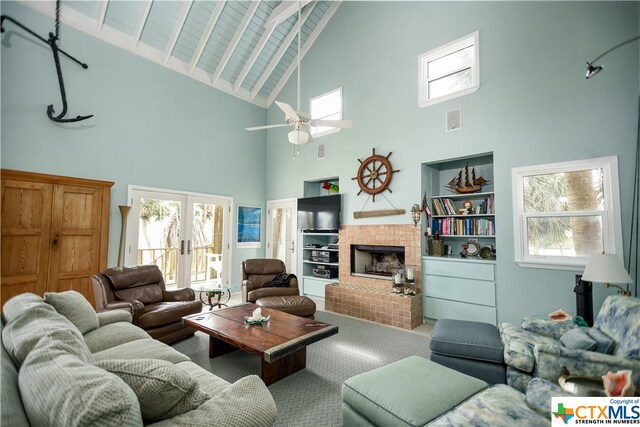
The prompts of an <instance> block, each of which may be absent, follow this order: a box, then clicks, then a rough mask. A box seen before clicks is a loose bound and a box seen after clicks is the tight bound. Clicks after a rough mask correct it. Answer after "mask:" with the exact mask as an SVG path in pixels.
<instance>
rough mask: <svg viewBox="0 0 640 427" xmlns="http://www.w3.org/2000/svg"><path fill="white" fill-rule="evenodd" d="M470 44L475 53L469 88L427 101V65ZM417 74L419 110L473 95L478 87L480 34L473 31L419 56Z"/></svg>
mask: <svg viewBox="0 0 640 427" xmlns="http://www.w3.org/2000/svg"><path fill="white" fill-rule="evenodd" d="M471 44H473V48H474V52H475V53H474V55H475V60H474V63H473V65H472V66H471V81H472V85H471V87H470V88H467V89H465V90H461V91H460V92H455V93H451V94H449V95H445V96H440V97H438V98H433V99H429V93H428V90H427V89H428V85H427V83H428V81H427V79H426V75H427V64H428V63H429V62H430V61H433V60H434V59H437V58H441V57H443V56H447V55H450V54H452V53H453V52H456V51H458V50H460V49H463V48H465V47H468V46H470V45H471ZM418 73H419V74H418V105H419V106H420V107H421V108H424V107H428V106H430V105H434V104H438V103H440V102H444V101H448V100H450V99H453V98H457V97H459V96H464V95H469V94H470V93H474V92H475V91H477V90H478V88H479V87H480V32H479V31H474V32H473V33H471V34H468V35H466V36H464V37H461V38H459V39H458V40H454V41H452V42H450V43H447V44H445V45H443V46H440V47H437V48H435V49H432V50H430V51H428V52H425V53H423V54H421V55H420V56H418Z"/></svg>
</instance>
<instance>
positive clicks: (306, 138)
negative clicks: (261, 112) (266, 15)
mask: <svg viewBox="0 0 640 427" xmlns="http://www.w3.org/2000/svg"><path fill="white" fill-rule="evenodd" d="M301 17H302V6H301V4H300V3H298V55H297V57H298V67H297V69H298V103H297V109H296V110H294V109H293V108H292V107H291V105H289V104H287V103H285V102H280V101H275V103H276V105H277V106H278V107H280V109H281V110H282V111H283V112H284V121H285V123H279V124H275V125H266V126H254V127H249V128H246V130H251V131H253V130H262V129H271V128H277V127H282V126H293V130H292V131H291V132H289V135H288V136H289V142H290V143H292V144H296V145H304V144H308V143H310V142H313V137H312V136H311V130H310V129H309V127H310V126H313V127H316V126H324V127H333V128H350V127H353V122H352V121H351V120H316V119H312V118H311V115H310V114H307V113H303V112H302V111H300V56H301V50H300V34H301V26H302V23H301ZM294 158H295V157H294Z"/></svg>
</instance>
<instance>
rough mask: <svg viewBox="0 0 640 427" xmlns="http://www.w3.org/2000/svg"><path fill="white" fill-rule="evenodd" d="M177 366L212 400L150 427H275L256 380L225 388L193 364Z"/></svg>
mask: <svg viewBox="0 0 640 427" xmlns="http://www.w3.org/2000/svg"><path fill="white" fill-rule="evenodd" d="M177 366H179V367H180V368H182V369H184V370H185V371H186V372H187V373H188V374H189V376H190V377H192V378H195V380H196V381H197V382H198V384H199V385H200V388H201V389H202V390H206V391H207V393H209V394H210V395H211V396H212V398H211V399H209V400H207V401H206V402H204V403H203V404H202V405H200V406H198V407H197V408H196V409H194V410H192V411H189V412H186V413H184V414H181V415H178V416H176V417H174V418H171V419H168V420H164V421H160V422H158V423H155V424H152V426H153V427H175V426H184V427H228V426H252V427H269V426H272V425H273V424H274V423H275V421H276V417H277V409H276V404H275V402H274V400H273V397H272V396H271V393H270V392H269V389H267V387H266V386H265V385H264V383H263V382H262V380H261V379H260V378H259V377H258V376H256V375H249V376H246V377H244V378H241V379H239V380H238V381H236V382H235V383H233V384H229V383H228V382H226V381H225V380H223V379H222V378H219V377H217V376H215V375H213V374H212V373H211V372H208V371H206V370H204V369H203V368H201V367H200V366H198V365H196V364H195V363H193V362H182V363H179V364H178V365H177ZM247 396H251V404H247ZM211 414H215V416H212V415H211Z"/></svg>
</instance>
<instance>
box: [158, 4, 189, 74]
mask: <svg viewBox="0 0 640 427" xmlns="http://www.w3.org/2000/svg"><path fill="white" fill-rule="evenodd" d="M192 5H193V0H188V1H185V2H184V3H183V4H182V10H181V11H180V15H178V19H177V20H176V24H175V25H174V26H173V32H172V33H171V37H170V38H169V43H168V44H167V47H166V48H165V50H164V63H165V64H166V63H167V61H168V60H169V58H170V57H171V53H172V52H173V48H174V47H176V43H177V42H178V38H179V37H180V33H181V32H182V28H183V27H184V23H185V22H186V21H187V16H189V10H191V6H192Z"/></svg>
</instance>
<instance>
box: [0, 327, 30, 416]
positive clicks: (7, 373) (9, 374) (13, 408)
mask: <svg viewBox="0 0 640 427" xmlns="http://www.w3.org/2000/svg"><path fill="white" fill-rule="evenodd" d="M1 327H2V326H1V322H0V328H1ZM1 331H2V329H0V332H1ZM0 351H1V352H2V354H1V355H0V365H1V366H2V369H1V371H0V372H1V373H0V377H1V378H2V381H1V383H2V393H0V398H1V399H2V401H1V402H0V408H2V410H0V417H1V418H0V425H3V426H12V427H23V426H26V427H28V426H29V420H28V419H27V414H26V413H25V411H24V406H22V399H21V398H20V389H19V388H18V369H17V368H16V366H15V365H14V364H13V362H12V361H11V359H10V358H9V355H8V354H7V352H6V351H5V349H4V345H3V346H2V350H0Z"/></svg>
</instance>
